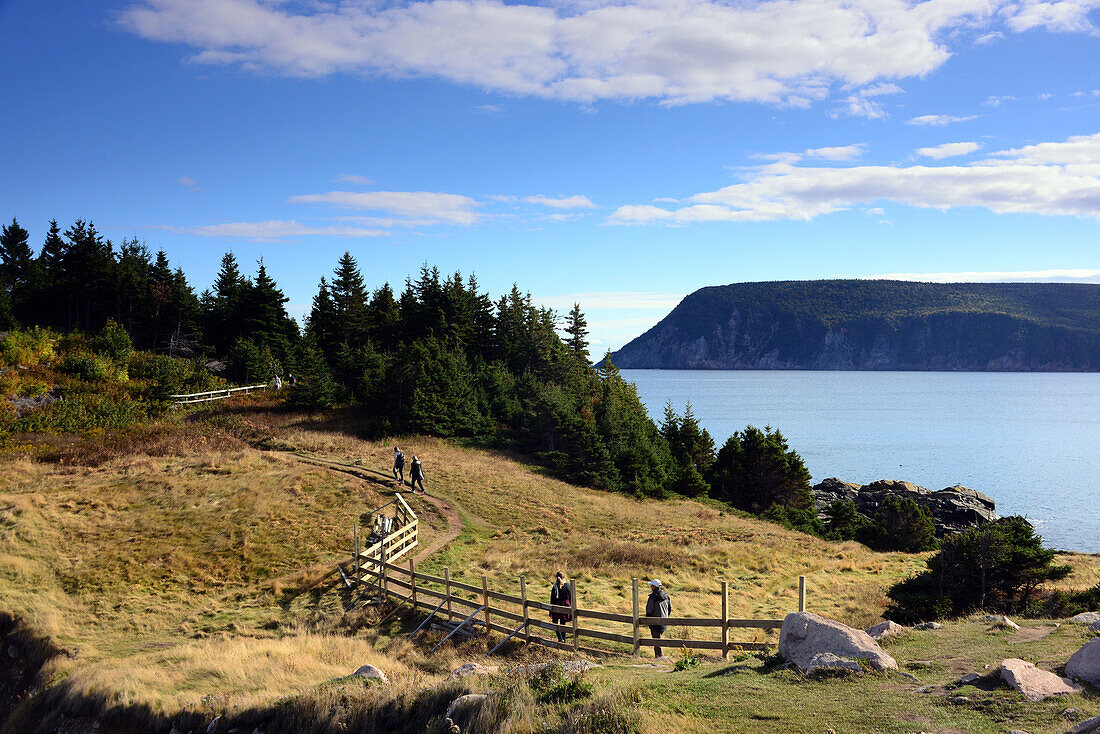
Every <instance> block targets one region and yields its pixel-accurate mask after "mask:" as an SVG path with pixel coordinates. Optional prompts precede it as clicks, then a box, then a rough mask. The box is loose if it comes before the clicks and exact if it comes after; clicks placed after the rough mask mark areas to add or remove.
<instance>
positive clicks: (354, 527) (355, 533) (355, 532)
mask: <svg viewBox="0 0 1100 734" xmlns="http://www.w3.org/2000/svg"><path fill="white" fill-rule="evenodd" d="M351 537H352V540H353V542H354V544H355V586H356V588H358V587H359V523H357V522H353V523H352V524H351Z"/></svg>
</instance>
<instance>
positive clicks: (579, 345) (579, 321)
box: [565, 303, 589, 363]
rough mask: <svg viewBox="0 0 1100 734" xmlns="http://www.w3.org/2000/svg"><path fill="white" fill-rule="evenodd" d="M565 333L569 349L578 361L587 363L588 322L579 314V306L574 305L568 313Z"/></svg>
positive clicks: (577, 304)
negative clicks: (567, 336)
mask: <svg viewBox="0 0 1100 734" xmlns="http://www.w3.org/2000/svg"><path fill="white" fill-rule="evenodd" d="M565 333H566V334H568V335H569V341H568V342H567V343H568V344H569V348H570V349H571V350H573V354H575V355H576V356H577V358H578V359H580V360H582V361H583V362H585V363H587V362H588V361H589V356H588V340H587V337H588V321H586V320H585V318H584V314H583V313H581V304H579V303H574V304H573V310H572V311H570V312H569V316H568V317H567V320H566V323H565Z"/></svg>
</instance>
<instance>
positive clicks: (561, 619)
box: [550, 571, 573, 642]
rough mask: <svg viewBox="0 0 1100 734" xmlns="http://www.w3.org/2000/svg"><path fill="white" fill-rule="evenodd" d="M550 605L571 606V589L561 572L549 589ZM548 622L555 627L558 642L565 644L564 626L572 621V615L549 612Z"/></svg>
mask: <svg viewBox="0 0 1100 734" xmlns="http://www.w3.org/2000/svg"><path fill="white" fill-rule="evenodd" d="M550 603H551V604H554V605H556V606H559V607H572V606H573V587H572V586H570V585H569V582H568V581H566V580H565V574H564V573H562V572H561V571H558V577H557V579H556V580H555V581H554V585H553V586H551V587H550ZM550 621H551V622H553V623H554V624H555V625H556V627H555V631H556V632H557V633H558V642H565V627H564V625H566V624H568V623H570V622H572V621H573V615H572V614H559V613H558V612H550Z"/></svg>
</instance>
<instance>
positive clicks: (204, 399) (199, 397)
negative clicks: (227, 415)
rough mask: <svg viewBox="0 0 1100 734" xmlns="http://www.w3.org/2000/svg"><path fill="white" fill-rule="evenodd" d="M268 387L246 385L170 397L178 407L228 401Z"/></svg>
mask: <svg viewBox="0 0 1100 734" xmlns="http://www.w3.org/2000/svg"><path fill="white" fill-rule="evenodd" d="M266 389H267V385H266V384H263V385H246V386H244V387H230V388H226V389H225V390H207V391H206V392H193V393H188V394H187V395H169V396H168V397H170V398H172V400H173V401H175V404H176V405H191V404H192V403H208V402H210V401H211V400H226V399H228V398H231V397H233V396H234V395H237V394H242V395H247V394H248V393H249V392H250V391H252V390H266Z"/></svg>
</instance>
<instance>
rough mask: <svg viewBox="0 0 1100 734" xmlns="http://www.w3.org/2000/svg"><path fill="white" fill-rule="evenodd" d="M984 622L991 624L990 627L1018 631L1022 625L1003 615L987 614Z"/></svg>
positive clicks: (983, 619) (983, 618)
mask: <svg viewBox="0 0 1100 734" xmlns="http://www.w3.org/2000/svg"><path fill="white" fill-rule="evenodd" d="M982 621H983V622H989V624H990V625H992V626H993V627H996V628H997V629H1003V630H1005V629H1007V630H1018V629H1020V625H1018V624H1016V623H1015V622H1013V621H1012V620H1011V619H1009V618H1008V617H1006V616H1005V615H1003V614H986V615H985V616H983V617H982Z"/></svg>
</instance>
